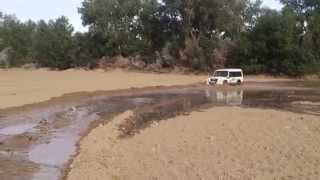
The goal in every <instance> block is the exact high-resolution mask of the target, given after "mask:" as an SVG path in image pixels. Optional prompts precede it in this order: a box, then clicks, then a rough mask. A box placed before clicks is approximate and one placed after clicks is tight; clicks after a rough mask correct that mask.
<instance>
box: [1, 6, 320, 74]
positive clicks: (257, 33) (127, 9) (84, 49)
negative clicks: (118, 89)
mask: <svg viewBox="0 0 320 180" xmlns="http://www.w3.org/2000/svg"><path fill="white" fill-rule="evenodd" d="M280 1H281V3H283V4H284V8H283V9H282V10H280V11H276V10H271V9H267V8H262V7H261V4H262V1H261V0H256V1H252V0H162V1H158V0H84V1H83V3H82V6H81V7H80V8H79V13H80V14H81V16H82V20H83V24H84V25H86V26H88V27H89V31H88V32H85V33H79V32H77V33H76V32H74V29H73V27H72V25H71V24H70V23H69V22H68V19H67V18H66V17H63V16H62V17H60V18H58V19H56V20H50V21H48V22H45V21H42V20H41V21H39V22H33V21H27V22H21V21H19V20H18V19H17V18H16V17H15V16H12V15H6V14H3V13H0V51H3V50H5V49H6V51H5V52H6V54H7V55H8V56H6V57H10V58H9V60H10V65H12V66H20V65H23V64H26V63H35V64H37V65H39V66H40V67H50V68H53V69H67V68H74V67H90V68H94V67H96V66H97V64H98V60H99V59H100V58H102V57H113V56H118V55H121V56H124V57H128V58H130V57H137V56H139V57H140V58H141V60H143V61H144V62H145V63H146V64H158V65H160V66H161V67H164V68H172V67H175V66H183V67H187V68H190V69H194V70H201V71H212V70H213V69H215V68H219V67H242V68H243V69H245V71H246V72H247V73H270V74H276V75H281V74H286V75H292V76H300V75H303V74H309V73H310V74H311V73H319V70H320V48H319V47H320V2H319V1H318V0H280ZM8 48H9V49H10V50H8Z"/></svg>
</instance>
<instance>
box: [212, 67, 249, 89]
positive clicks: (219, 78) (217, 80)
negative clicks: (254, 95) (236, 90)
mask: <svg viewBox="0 0 320 180" xmlns="http://www.w3.org/2000/svg"><path fill="white" fill-rule="evenodd" d="M243 81H244V80H243V71H242V69H219V70H217V71H215V72H214V74H213V75H212V76H210V77H209V78H208V80H207V84H208V85H228V84H232V85H241V84H242V83H243Z"/></svg>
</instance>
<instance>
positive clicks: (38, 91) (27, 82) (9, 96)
mask: <svg viewBox="0 0 320 180" xmlns="http://www.w3.org/2000/svg"><path fill="white" fill-rule="evenodd" d="M205 78H206V76H195V75H177V74H152V73H149V74H148V73H135V72H124V71H122V70H114V71H110V72H103V71H102V70H97V71H84V70H68V71H62V72H57V71H47V70H43V69H42V70H34V71H26V70H23V69H10V70H8V71H7V70H0V99H1V101H0V109H2V108H7V107H14V106H21V105H25V104H32V103H37V102H42V101H46V100H48V99H50V98H52V97H58V96H61V95H63V94H66V93H73V92H82V91H86V92H90V91H97V90H115V89H128V88H133V87H136V88H139V87H150V86H159V85H163V86H170V85H185V84H192V83H196V82H204V80H205Z"/></svg>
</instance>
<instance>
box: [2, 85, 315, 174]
mask: <svg viewBox="0 0 320 180" xmlns="http://www.w3.org/2000/svg"><path fill="white" fill-rule="evenodd" d="M296 84H297V86H293V84H291V82H289V83H288V84H287V85H286V84H285V83H280V84H276V85H275V84H273V86H272V85H265V86H264V87H268V88H263V84H260V83H256V84H255V83H251V84H248V85H246V86H242V87H223V88H216V87H206V86H203V85H195V86H182V87H158V88H144V89H131V90H121V91H119V92H116V91H112V93H111V92H99V93H92V94H88V93H85V94H84V95H83V96H81V94H75V95H74V96H76V98H72V95H68V96H67V97H66V98H65V99H64V100H61V99H60V100H56V99H55V100H52V101H54V103H44V104H42V105H41V104H40V105H30V107H28V106H26V107H24V108H16V110H15V109H10V110H8V112H5V110H2V111H1V112H0V160H1V161H0V179H6V180H19V179H25V180H28V179H32V180H38V179H39V180H40V179H47V180H57V179H62V178H63V175H64V173H65V170H66V168H67V166H68V164H69V162H70V159H71V158H72V157H73V156H74V155H76V152H77V143H78V142H79V141H80V140H81V138H82V137H83V136H84V135H86V133H88V132H89V131H90V129H92V128H94V127H95V126H96V125H98V124H100V123H108V121H109V120H111V119H112V117H113V116H115V115H118V114H120V113H122V112H124V111H127V110H132V111H134V115H133V116H132V117H130V118H129V119H127V120H126V121H125V123H123V124H122V125H121V126H120V127H119V129H120V130H121V132H122V136H121V137H130V136H132V135H134V134H135V133H137V132H139V130H141V129H143V128H145V127H148V126H149V125H151V124H152V123H154V122H157V121H160V120H164V119H168V118H172V117H174V116H176V115H180V114H187V113H188V112H190V111H195V110H202V109H205V108H209V107H213V106H241V107H255V108H272V109H279V110H287V111H292V112H298V113H305V114H312V115H319V116H320V91H319V87H318V86H312V84H311V85H306V84H305V83H304V82H298V83H296ZM273 87H277V88H275V90H273ZM267 89H268V90H267ZM62 99H63V98H62Z"/></svg>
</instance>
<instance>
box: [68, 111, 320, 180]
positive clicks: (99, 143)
mask: <svg viewBox="0 0 320 180" xmlns="http://www.w3.org/2000/svg"><path fill="white" fill-rule="evenodd" d="M130 116H132V112H126V113H124V114H121V115H119V116H117V117H116V118H115V119H114V120H113V121H112V123H108V124H106V125H101V126H99V127H98V128H96V129H94V130H93V131H92V132H91V133H90V134H89V135H88V136H87V137H85V138H84V139H83V141H82V142H81V144H80V153H79V155H78V156H77V157H76V158H75V160H74V161H73V163H72V165H71V168H72V169H71V171H70V173H69V175H68V178H67V179H68V180H90V179H92V180H93V179H117V180H120V179H123V180H127V179H132V180H144V179H145V180H149V179H167V180H171V179H172V180H173V179H181V180H182V179H223V180H247V179H259V180H269V179H288V180H298V179H311V180H317V179H319V177H320V156H319V154H320V151H319V150H320V149H319V147H320V121H319V120H320V119H319V118H320V117H319V116H312V115H302V114H297V113H290V112H284V111H277V110H261V109H254V108H246V109H244V108H239V107H215V108H211V109H208V110H204V111H201V112H192V113H191V114H190V115H188V116H178V117H176V118H173V119H168V120H166V121H161V122H160V123H156V122H155V123H153V124H152V125H151V127H149V128H147V129H145V130H143V131H140V133H138V134H136V135H135V136H133V137H130V138H124V139H122V138H119V135H121V131H119V129H118V127H119V125H120V124H121V123H124V122H125V120H126V119H127V118H129V117H130Z"/></svg>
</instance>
